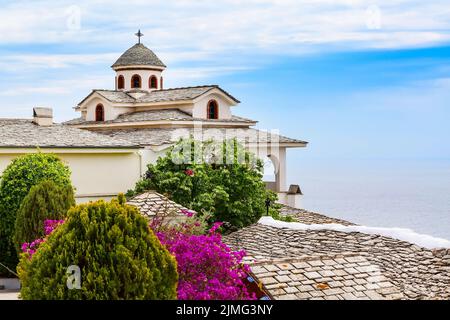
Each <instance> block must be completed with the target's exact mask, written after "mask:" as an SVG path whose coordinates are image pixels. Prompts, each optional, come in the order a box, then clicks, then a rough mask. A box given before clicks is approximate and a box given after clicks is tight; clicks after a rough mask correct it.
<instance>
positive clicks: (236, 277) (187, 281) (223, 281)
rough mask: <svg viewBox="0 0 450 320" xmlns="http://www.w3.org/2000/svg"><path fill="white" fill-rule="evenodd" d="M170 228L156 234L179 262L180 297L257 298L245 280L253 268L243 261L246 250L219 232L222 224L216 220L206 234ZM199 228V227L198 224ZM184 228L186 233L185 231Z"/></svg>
mask: <svg viewBox="0 0 450 320" xmlns="http://www.w3.org/2000/svg"><path fill="white" fill-rule="evenodd" d="M185 214H187V213H185ZM196 223H198V222H195V220H194V221H192V222H191V223H183V224H182V225H183V227H182V228H181V229H174V228H168V229H166V230H164V231H161V230H160V231H156V232H155V233H156V235H157V236H158V238H159V240H160V241H161V243H162V244H163V245H165V246H166V248H167V249H168V250H169V252H170V253H172V254H173V255H174V256H175V258H176V260H177V265H178V275H179V280H178V299H180V300H254V299H256V297H255V296H254V294H250V293H249V292H248V291H247V287H246V285H245V284H244V282H243V279H244V278H245V277H246V275H247V272H249V271H250V270H249V267H248V266H247V265H243V264H241V262H242V258H243V257H244V256H245V252H244V251H232V250H231V249H230V248H229V247H228V246H227V245H226V244H224V243H223V242H222V237H221V235H220V234H219V233H218V230H219V228H220V227H221V226H222V223H215V224H214V225H213V226H212V228H211V229H210V230H209V232H208V234H206V235H196V234H192V233H190V232H189V231H190V230H191V227H190V226H191V225H192V224H194V226H195V224H196ZM194 229H195V227H194ZM183 231H184V232H183Z"/></svg>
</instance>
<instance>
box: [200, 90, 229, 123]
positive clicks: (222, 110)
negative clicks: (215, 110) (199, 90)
mask: <svg viewBox="0 0 450 320" xmlns="http://www.w3.org/2000/svg"><path fill="white" fill-rule="evenodd" d="M213 99H214V100H216V101H217V103H218V104H219V119H230V118H231V109H230V107H231V104H230V103H229V102H228V101H227V100H226V99H225V98H224V97H223V96H222V95H220V94H217V93H211V94H208V95H205V96H204V97H201V99H199V100H197V101H196V102H195V103H194V108H193V110H192V115H193V116H194V118H200V119H206V118H207V110H208V102H209V101H211V100H213Z"/></svg>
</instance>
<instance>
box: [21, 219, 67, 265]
mask: <svg viewBox="0 0 450 320" xmlns="http://www.w3.org/2000/svg"><path fill="white" fill-rule="evenodd" d="M63 223H64V220H45V221H44V232H45V236H48V235H49V234H50V233H52V232H53V230H55V228H56V227H57V226H59V225H61V224H63ZM44 241H45V237H44V238H42V239H36V240H34V241H32V242H24V243H23V244H22V246H21V248H22V252H24V253H27V254H28V256H29V258H30V259H31V257H32V256H33V254H35V253H36V250H37V249H38V247H39V245H40V244H41V243H42V242H44Z"/></svg>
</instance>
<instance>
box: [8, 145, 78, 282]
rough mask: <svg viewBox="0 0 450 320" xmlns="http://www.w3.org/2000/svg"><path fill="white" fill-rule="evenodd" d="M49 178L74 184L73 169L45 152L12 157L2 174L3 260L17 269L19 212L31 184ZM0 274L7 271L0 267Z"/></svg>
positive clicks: (62, 182)
mask: <svg viewBox="0 0 450 320" xmlns="http://www.w3.org/2000/svg"><path fill="white" fill-rule="evenodd" d="M45 180H51V181H53V182H55V183H56V184H58V185H61V186H69V185H71V182H70V170H69V168H68V167H67V166H66V165H64V164H63V163H62V162H61V160H60V159H59V158H58V157H57V156H56V155H53V154H44V153H41V152H38V153H33V154H27V155H24V156H20V157H18V158H16V159H14V160H12V161H11V163H10V164H9V165H8V167H7V168H6V169H5V171H4V172H3V175H2V176H1V181H0V262H2V263H3V264H5V265H6V266H8V267H9V268H11V269H13V270H14V269H15V267H16V265H17V262H18V256H17V252H16V247H15V245H14V240H13V237H14V226H15V223H16V214H17V211H18V209H19V207H20V205H21V203H22V200H23V199H24V198H25V197H26V195H27V194H28V193H29V192H30V189H31V187H33V186H34V185H36V184H38V183H40V182H42V181H45ZM0 274H7V272H6V270H4V269H2V268H0Z"/></svg>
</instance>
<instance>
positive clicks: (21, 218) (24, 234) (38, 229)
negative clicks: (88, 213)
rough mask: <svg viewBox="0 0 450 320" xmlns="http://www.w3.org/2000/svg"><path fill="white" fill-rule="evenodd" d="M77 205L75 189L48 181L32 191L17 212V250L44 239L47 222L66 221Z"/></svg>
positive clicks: (15, 237)
mask: <svg viewBox="0 0 450 320" xmlns="http://www.w3.org/2000/svg"><path fill="white" fill-rule="evenodd" d="M74 205H75V197H74V193H73V188H72V186H70V185H66V186H58V185H57V184H55V183H54V182H52V181H50V180H48V181H44V182H42V183H40V184H38V185H35V186H33V187H32V188H31V189H30V192H29V193H28V195H27V196H26V197H25V199H23V201H22V204H21V206H20V208H19V211H18V212H17V216H16V224H15V228H14V229H15V233H14V242H15V244H16V249H17V250H18V251H19V252H20V247H21V245H22V244H23V243H24V242H31V241H33V240H35V239H38V238H42V237H43V236H44V235H45V234H44V221H45V220H61V219H64V218H65V216H66V214H67V211H68V210H69V209H70V208H71V207H72V206H74Z"/></svg>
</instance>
